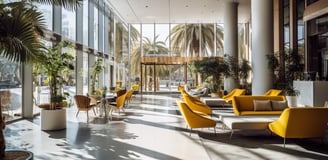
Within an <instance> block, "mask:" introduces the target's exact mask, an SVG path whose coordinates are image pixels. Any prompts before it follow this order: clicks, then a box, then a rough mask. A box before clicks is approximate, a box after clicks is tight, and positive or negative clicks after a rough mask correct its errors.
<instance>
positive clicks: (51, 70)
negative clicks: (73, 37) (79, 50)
mask: <svg viewBox="0 0 328 160" xmlns="http://www.w3.org/2000/svg"><path fill="white" fill-rule="evenodd" d="M64 48H65V49H74V46H73V45H72V44H70V43H68V42H66V41H62V42H59V43H57V44H54V45H53V46H52V47H50V48H49V49H46V50H45V52H44V57H45V58H44V59H43V60H42V61H40V62H38V63H35V65H34V68H35V69H36V70H37V73H43V74H45V75H46V76H47V80H46V81H47V84H48V86H49V97H50V100H49V103H46V104H40V105H39V107H40V108H42V110H41V129H42V130H58V129H64V128H66V110H65V109H63V107H69V106H70V105H71V102H70V101H68V99H67V98H69V93H67V92H64V91H63V87H64V85H66V84H67V82H68V79H69V76H70V75H71V71H72V70H73V69H74V65H73V60H74V57H73V56H72V55H71V54H70V53H69V52H62V50H63V49H64ZM60 117H61V118H60ZM60 120H61V123H59V121H60Z"/></svg>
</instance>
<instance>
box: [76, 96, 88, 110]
mask: <svg viewBox="0 0 328 160" xmlns="http://www.w3.org/2000/svg"><path fill="white" fill-rule="evenodd" d="M74 99H75V103H76V106H77V107H78V108H88V107H89V106H90V98H89V97H88V96H84V95H75V96H74Z"/></svg>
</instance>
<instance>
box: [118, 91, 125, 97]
mask: <svg viewBox="0 0 328 160" xmlns="http://www.w3.org/2000/svg"><path fill="white" fill-rule="evenodd" d="M125 93H126V89H121V90H119V91H117V92H116V96H117V97H119V96H121V95H123V94H125Z"/></svg>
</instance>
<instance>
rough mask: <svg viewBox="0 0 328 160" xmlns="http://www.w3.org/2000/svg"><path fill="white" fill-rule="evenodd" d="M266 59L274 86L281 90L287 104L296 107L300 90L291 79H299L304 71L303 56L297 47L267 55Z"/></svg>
mask: <svg viewBox="0 0 328 160" xmlns="http://www.w3.org/2000/svg"><path fill="white" fill-rule="evenodd" d="M267 59H268V62H269V63H268V67H269V68H270V69H271V70H272V72H273V74H274V84H275V88H279V89H282V90H283V93H284V95H285V96H286V99H287V101H288V106H290V107H296V106H297V96H298V95H299V94H300V92H299V91H298V90H296V89H295V88H294V87H293V81H294V80H296V79H300V77H301V75H302V74H303V72H304V64H302V61H303V56H302V55H300V53H298V49H297V48H293V49H286V50H284V51H279V52H276V53H275V54H272V55H267Z"/></svg>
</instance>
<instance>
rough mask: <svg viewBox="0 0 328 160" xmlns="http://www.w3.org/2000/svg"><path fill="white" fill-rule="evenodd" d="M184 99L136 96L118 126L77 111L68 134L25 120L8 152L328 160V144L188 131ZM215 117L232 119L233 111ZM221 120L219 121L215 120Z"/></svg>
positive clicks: (15, 128) (11, 128)
mask: <svg viewBox="0 0 328 160" xmlns="http://www.w3.org/2000/svg"><path fill="white" fill-rule="evenodd" d="M177 98H179V95H178V94H160V95H143V96H142V97H141V96H140V95H136V96H135V97H134V98H133V100H132V101H131V102H130V104H129V105H128V106H127V107H126V109H125V113H121V114H120V115H118V113H114V115H113V118H112V120H107V119H105V118H103V117H98V116H94V115H93V113H92V112H90V120H89V123H87V122H86V114H85V112H81V113H80V115H79V117H78V118H76V117H75V114H76V111H77V109H76V107H72V108H69V109H67V129H65V130H60V131H41V129H40V118H39V117H36V118H35V119H33V120H21V121H17V122H15V123H11V124H9V125H7V127H6V129H5V135H6V143H7V149H24V150H29V151H31V152H33V154H34V159H36V160H66V159H67V160H89V159H90V160H91V159H97V160H120V159H122V160H124V159H141V160H148V159H149V160H151V159H160V160H175V159H183V160H219V159H223V160H230V159H233V160H235V159H239V160H241V159H279V160H281V159H328V144H327V140H324V143H322V141H321V140H318V139H305V140H299V139H289V140H287V145H286V147H285V148H284V147H283V145H282V143H283V140H282V139H281V138H279V137H276V136H272V135H271V134H270V133H268V132H267V131H238V132H235V133H234V135H233V136H232V138H231V139H230V138H229V136H230V131H229V130H223V129H221V123H220V122H219V121H218V123H217V126H216V133H214V129H213V128H212V129H197V130H192V132H191V134H190V132H189V130H188V129H186V124H185V122H184V120H183V119H182V117H181V116H180V115H179V111H178V108H177V106H176V99H177ZM214 111H215V113H217V114H220V113H225V114H229V113H231V112H232V111H231V108H230V107H229V106H227V107H225V108H215V110H214ZM213 118H215V119H217V120H218V118H216V115H214V116H213Z"/></svg>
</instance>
